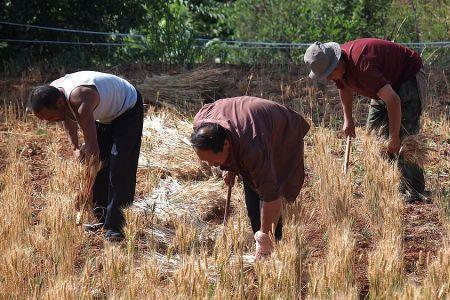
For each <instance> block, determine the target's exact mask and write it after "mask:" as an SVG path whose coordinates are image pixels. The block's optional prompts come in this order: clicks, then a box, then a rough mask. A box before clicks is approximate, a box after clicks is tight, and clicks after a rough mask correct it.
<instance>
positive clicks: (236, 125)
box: [191, 97, 309, 258]
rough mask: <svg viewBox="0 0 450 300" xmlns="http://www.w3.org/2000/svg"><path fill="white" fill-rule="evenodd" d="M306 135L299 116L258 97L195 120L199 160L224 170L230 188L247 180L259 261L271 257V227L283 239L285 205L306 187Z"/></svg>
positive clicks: (211, 109)
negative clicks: (282, 217) (238, 179)
mask: <svg viewBox="0 0 450 300" xmlns="http://www.w3.org/2000/svg"><path fill="white" fill-rule="evenodd" d="M308 130H309V125H308V123H307V122H306V121H305V120H304V119H303V118H302V117H301V116H300V115H299V114H298V113H296V112H295V111H293V110H291V109H289V108H287V107H285V106H283V105H280V104H278V103H275V102H272V101H268V100H264V99H259V98H255V97H237V98H229V99H221V100H218V101H216V102H214V103H212V104H207V105H205V106H203V108H202V109H201V110H200V111H199V112H198V113H197V115H196V116H195V119H194V132H193V133H192V135H191V143H192V146H193V147H194V150H195V152H196V153H197V155H198V157H199V158H200V160H202V161H206V162H208V164H209V165H211V166H220V168H221V169H222V170H225V171H226V172H224V180H225V183H226V184H228V185H233V184H234V180H235V176H236V174H240V175H241V176H242V178H243V183H244V192H245V202H246V206H247V212H248V216H249V218H250V223H251V226H252V229H253V232H254V234H255V240H256V257H257V258H259V257H261V256H265V255H268V254H270V253H271V251H272V249H273V246H272V242H271V240H270V238H269V234H271V233H272V228H275V232H273V234H274V235H275V238H276V239H281V235H282V222H281V208H282V200H283V199H285V200H286V201H289V202H291V201H294V200H295V199H296V197H297V196H298V194H299V192H300V189H301V187H302V185H303V180H304V177H305V171H304V165H303V137H304V136H305V134H306V133H307V132H308Z"/></svg>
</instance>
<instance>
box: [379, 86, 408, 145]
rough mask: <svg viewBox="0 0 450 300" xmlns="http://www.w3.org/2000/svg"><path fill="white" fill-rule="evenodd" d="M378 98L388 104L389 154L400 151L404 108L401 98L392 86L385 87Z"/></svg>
mask: <svg viewBox="0 0 450 300" xmlns="http://www.w3.org/2000/svg"><path fill="white" fill-rule="evenodd" d="M377 96H378V97H380V99H381V100H383V101H384V103H385V104H386V108H387V111H388V118H389V145H388V152H389V153H398V152H399V151H400V126H401V122H402V107H401V104H400V97H399V96H398V95H397V93H396V92H395V91H394V90H393V89H392V87H391V85H390V84H386V85H385V86H383V87H382V88H381V89H380V90H379V91H378V93H377Z"/></svg>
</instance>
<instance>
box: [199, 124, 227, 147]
mask: <svg viewBox="0 0 450 300" xmlns="http://www.w3.org/2000/svg"><path fill="white" fill-rule="evenodd" d="M227 136H228V134H227V130H226V129H225V128H223V127H222V126H220V125H219V124H216V123H202V124H201V125H200V126H198V127H196V128H194V132H192V134H191V144H192V146H193V147H195V148H198V149H201V150H211V151H212V152H214V153H219V152H222V151H223V145H224V143H225V140H226V139H227Z"/></svg>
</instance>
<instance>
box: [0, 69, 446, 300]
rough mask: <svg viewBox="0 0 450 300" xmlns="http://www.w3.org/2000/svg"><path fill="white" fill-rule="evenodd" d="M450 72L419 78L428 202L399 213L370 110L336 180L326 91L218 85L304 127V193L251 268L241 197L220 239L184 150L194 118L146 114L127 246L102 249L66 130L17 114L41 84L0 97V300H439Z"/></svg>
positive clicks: (301, 83)
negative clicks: (286, 109) (269, 251)
mask: <svg viewBox="0 0 450 300" xmlns="http://www.w3.org/2000/svg"><path fill="white" fill-rule="evenodd" d="M448 71H449V70H444V71H443V70H435V71H433V72H432V74H431V75H430V77H429V84H430V95H431V101H430V103H429V108H428V109H427V111H426V112H425V113H424V114H423V122H422V125H423V135H424V139H425V141H426V144H427V146H428V147H429V150H428V157H423V162H424V164H425V168H426V181H427V190H429V191H431V196H430V200H431V201H430V203H414V204H407V203H405V202H404V201H403V199H402V197H401V195H400V194H399V193H398V191H397V185H398V181H399V174H398V171H397V169H396V167H395V166H394V165H392V164H390V163H389V162H387V161H386V160H385V159H383V157H382V155H381V151H380V149H381V144H380V142H379V141H378V140H377V139H376V138H375V137H373V136H370V135H368V134H366V132H365V128H364V115H365V113H366V111H367V109H366V104H367V100H362V99H359V100H358V101H357V103H356V105H355V109H356V110H357V112H356V113H355V116H356V118H357V120H358V122H359V124H360V127H359V128H358V130H357V138H355V139H354V140H353V143H352V154H351V156H350V167H349V173H348V174H347V175H346V176H344V175H343V173H342V163H343V156H344V146H345V139H344V138H343V137H342V136H341V135H340V133H339V129H340V125H339V124H340V123H339V122H341V118H342V117H341V110H340V106H339V105H340V104H339V100H338V99H337V98H336V94H335V91H333V90H332V89H330V90H326V89H324V88H323V87H317V86H314V85H313V84H312V82H310V81H308V80H306V79H305V78H304V74H294V75H293V76H291V77H289V76H286V77H281V76H278V75H273V76H272V75H270V74H268V73H264V72H260V73H257V74H256V73H255V74H253V73H252V72H253V71H252V70H250V71H248V70H247V71H245V72H244V71H242V70H241V71H240V72H241V75H242V76H241V79H240V81H239V79H237V78H238V77H237V76H236V74H235V73H233V74H232V75H225V77H227V76H230V78H231V77H232V76H235V77H233V78H235V79H233V80H230V81H229V82H228V84H229V85H233V84H234V85H235V86H236V89H234V90H231V91H230V92H229V94H226V93H225V94H226V95H232V94H233V93H234V94H239V93H241V94H245V93H247V94H249V95H255V96H262V97H266V98H270V99H274V100H276V101H280V102H283V103H285V104H286V105H288V106H290V107H292V108H294V109H296V110H298V111H299V112H301V113H302V114H303V115H304V116H305V117H307V118H308V119H309V120H310V121H311V122H312V125H313V126H312V127H311V130H310V132H309V133H308V135H307V137H306V140H305V144H306V150H305V151H306V152H305V159H306V169H307V179H306V182H305V185H304V188H303V189H302V191H301V194H300V195H299V197H298V199H297V200H296V202H294V203H293V204H288V205H285V207H284V208H283V210H284V213H283V215H284V230H283V231H284V232H283V240H282V241H281V242H280V243H278V244H277V245H276V247H275V252H274V254H273V255H272V256H271V258H270V259H267V260H265V261H262V262H256V263H254V262H253V259H252V254H253V252H254V243H253V237H252V233H251V230H250V225H249V222H248V220H247V216H246V210H245V202H244V199H243V190H242V187H241V184H240V183H238V184H237V185H236V186H235V188H234V189H233V194H232V215H231V218H230V220H229V222H228V224H227V225H226V226H225V227H224V226H222V222H221V220H222V216H223V212H224V205H225V198H226V193H227V192H226V187H225V186H224V184H223V182H222V180H221V179H220V178H219V177H218V174H217V171H215V170H211V169H210V168H209V167H207V166H205V165H202V164H200V162H199V161H198V160H197V158H196V156H195V154H194V152H193V151H192V150H191V148H190V146H189V144H188V142H187V141H188V138H189V134H190V130H191V126H192V125H191V123H190V122H191V120H192V114H193V111H194V109H195V108H196V107H197V108H198V104H197V106H195V104H193V105H194V106H193V108H192V107H191V108H192V109H191V110H188V109H186V108H183V109H181V108H180V109H178V110H177V109H176V108H175V109H174V107H170V108H165V107H157V108H155V107H153V106H152V107H150V106H149V108H148V111H147V114H146V120H145V124H144V126H145V129H144V139H143V146H142V153H141V158H140V168H139V170H138V183H137V193H136V200H135V203H134V205H133V206H132V207H130V208H129V209H128V210H127V212H126V214H127V221H128V225H127V227H126V240H125V241H123V242H121V243H118V244H112V243H108V242H105V241H104V240H103V237H102V235H101V233H86V232H84V231H83V230H82V228H81V227H78V226H75V217H76V212H77V209H76V208H77V205H78V204H77V203H76V195H77V191H78V190H79V189H80V188H82V183H81V181H82V178H83V170H82V168H81V166H80V165H79V164H78V163H77V162H76V161H75V160H74V159H73V158H72V156H71V152H70V150H69V147H68V144H67V142H66V139H65V136H64V133H63V131H62V129H61V128H59V127H58V126H56V125H52V124H45V123H43V122H40V121H38V120H37V119H36V118H34V117H33V116H32V115H30V114H27V113H25V112H24V110H23V109H22V108H21V107H22V106H21V105H19V104H18V103H21V102H22V101H23V100H24V99H26V96H27V93H28V91H29V88H30V86H32V85H34V84H36V83H42V82H46V81H48V80H49V78H48V76H47V77H46V76H43V75H42V74H41V73H40V72H30V73H28V74H25V75H24V76H23V78H21V79H14V80H10V81H8V80H4V81H2V82H1V83H0V84H1V92H0V93H1V95H0V97H1V100H2V101H3V102H4V105H3V107H2V110H1V124H0V126H1V127H0V212H1V217H0V253H1V255H0V299H210V298H213V299H450V244H449V242H450V239H449V238H450V236H449V235H450V112H449V108H448V106H449V104H450V103H449V96H448V95H449V88H450V87H449V84H448V82H447V81H446V80H447V76H448ZM446 72H447V74H446ZM119 73H120V72H119ZM134 74H137V73H136V72H135V73H134ZM305 74H306V73H305ZM122 75H123V74H122ZM221 76H224V75H221ZM271 76H272V77H271ZM125 77H127V76H126V75H125ZM143 78H144V77H143V76H141V77H139V78H138V77H137V75H136V77H134V78H130V79H132V80H134V81H135V83H139V82H142V80H143ZM212 84H219V83H214V82H213V83H212ZM210 91H216V90H214V89H211V90H208V91H207V92H210ZM217 93H220V92H217ZM222 93H223V91H222ZM182 96H183V95H182V94H180V95H178V94H177V97H182ZM149 97H151V96H149ZM191 97H192V95H191ZM167 99H168V98H167ZM163 106H164V105H163ZM92 218H93V217H92V216H91V215H86V216H85V219H84V221H85V222H87V221H89V220H92Z"/></svg>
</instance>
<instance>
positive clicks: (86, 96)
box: [70, 87, 100, 162]
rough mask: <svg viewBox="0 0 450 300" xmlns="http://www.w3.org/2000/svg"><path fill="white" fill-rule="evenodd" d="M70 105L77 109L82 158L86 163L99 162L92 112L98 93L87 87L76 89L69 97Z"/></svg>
mask: <svg viewBox="0 0 450 300" xmlns="http://www.w3.org/2000/svg"><path fill="white" fill-rule="evenodd" d="M70 101H71V103H73V104H74V106H75V107H78V109H77V119H78V124H79V125H80V128H81V131H82V132H83V137H84V143H85V146H84V156H85V159H86V161H89V160H90V159H93V162H98V160H99V153H100V150H99V146H98V141H97V129H96V126H95V120H94V115H93V111H94V109H95V106H96V104H97V103H98V101H99V95H98V92H97V91H96V90H94V89H92V88H89V87H78V88H76V89H75V90H74V91H73V92H72V94H71V96H70Z"/></svg>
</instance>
